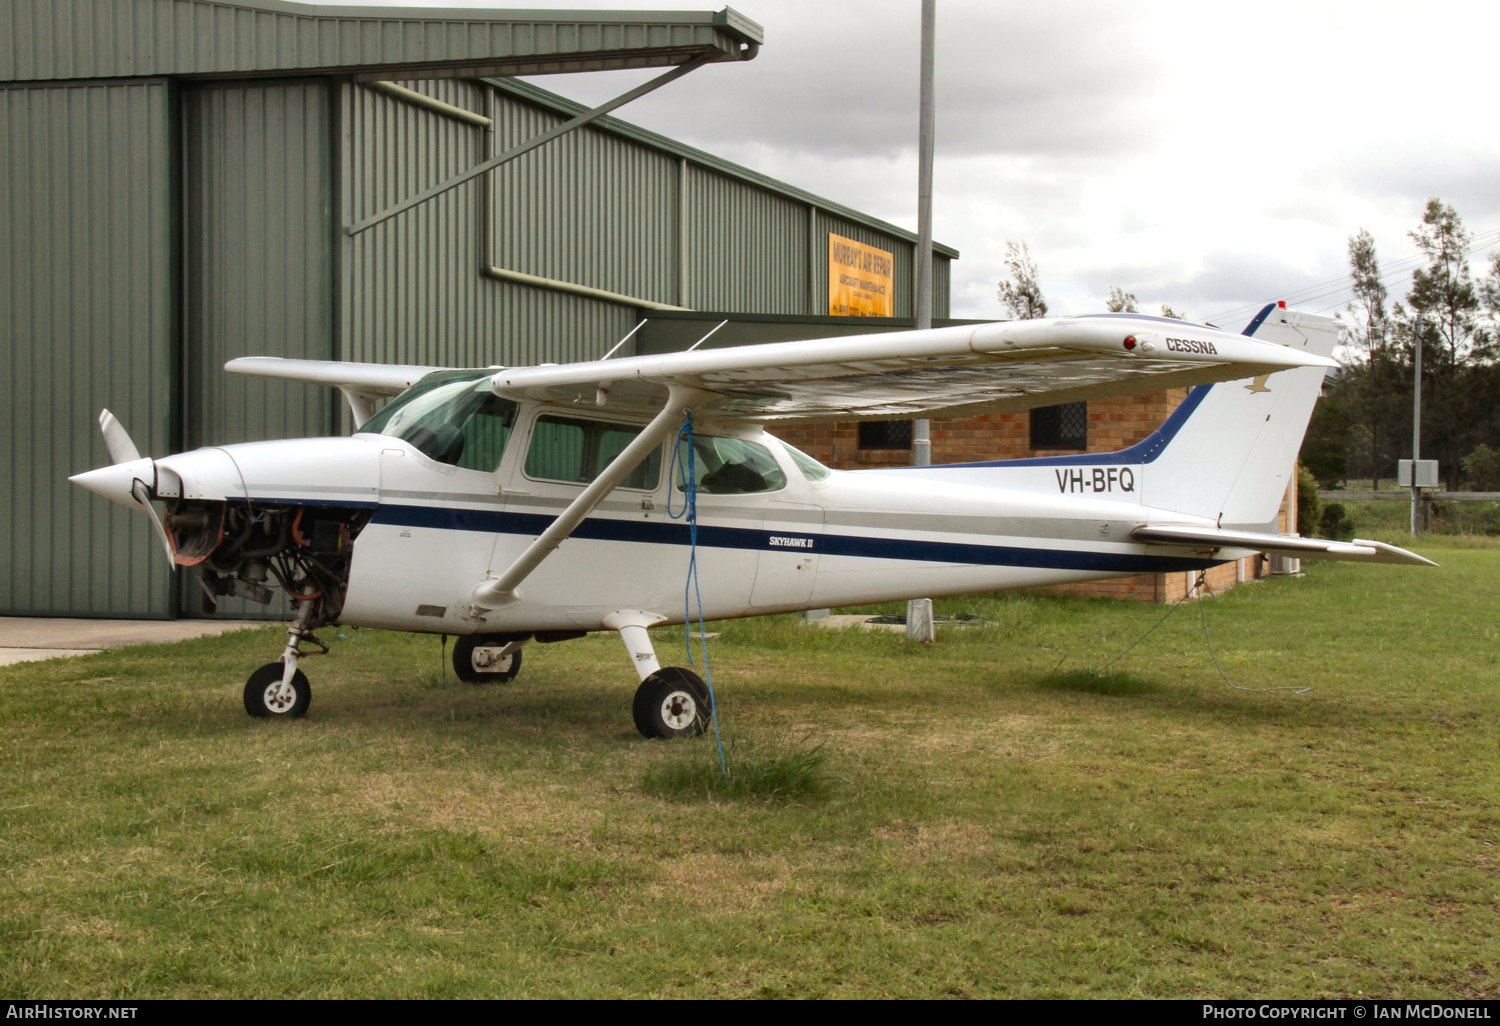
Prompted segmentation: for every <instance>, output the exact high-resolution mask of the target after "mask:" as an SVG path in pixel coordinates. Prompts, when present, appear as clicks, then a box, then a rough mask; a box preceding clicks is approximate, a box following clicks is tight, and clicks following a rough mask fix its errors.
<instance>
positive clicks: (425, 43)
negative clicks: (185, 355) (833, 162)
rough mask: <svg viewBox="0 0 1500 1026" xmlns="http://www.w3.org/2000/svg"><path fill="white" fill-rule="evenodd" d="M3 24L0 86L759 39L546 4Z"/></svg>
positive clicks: (18, 15) (131, 10)
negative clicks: (521, 7)
mask: <svg viewBox="0 0 1500 1026" xmlns="http://www.w3.org/2000/svg"><path fill="white" fill-rule="evenodd" d="M7 14H8V17H6V15H7ZM5 21H8V22H9V26H8V27H9V30H10V31H9V32H8V33H0V82H36V81H57V80H76V79H95V78H147V77H152V78H155V77H164V76H172V77H178V76H181V77H224V76H230V77H236V78H238V77H248V76H267V75H306V74H350V75H354V76H355V77H357V78H360V79H382V78H391V77H395V76H398V75H399V76H402V77H406V78H412V77H423V78H478V77H484V76H509V75H547V74H564V73H571V72H579V71H611V70H617V69H622V68H653V67H669V66H672V65H679V64H684V63H686V62H688V61H692V60H701V59H706V60H707V61H714V62H717V61H744V60H750V59H752V58H753V57H754V56H755V54H756V52H757V51H758V50H759V48H760V44H761V42H762V41H763V38H764V36H763V31H762V29H761V26H760V25H758V24H756V23H755V22H753V21H751V20H750V19H749V18H746V17H745V16H744V15H742V14H740V13H739V12H738V11H735V10H734V9H732V8H729V7H726V8H724V9H723V10H721V11H717V12H714V11H562V10H558V11H553V10H478V9H454V8H419V7H329V6H315V5H311V4H303V3H292V2H288V0H0V23H4V22H5ZM5 37H8V38H5Z"/></svg>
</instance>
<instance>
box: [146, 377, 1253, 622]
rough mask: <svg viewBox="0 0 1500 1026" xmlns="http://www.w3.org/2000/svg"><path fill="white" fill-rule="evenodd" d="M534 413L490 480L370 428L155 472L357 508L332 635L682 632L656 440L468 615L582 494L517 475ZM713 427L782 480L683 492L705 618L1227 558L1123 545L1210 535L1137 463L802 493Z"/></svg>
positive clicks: (199, 487) (812, 488) (206, 457)
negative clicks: (535, 559)
mask: <svg viewBox="0 0 1500 1026" xmlns="http://www.w3.org/2000/svg"><path fill="white" fill-rule="evenodd" d="M549 412H550V413H554V414H556V413H559V412H561V413H565V414H566V415H568V416H574V417H576V416H578V414H577V412H576V410H575V409H567V410H562V411H559V410H557V409H555V408H549V407H545V406H529V405H528V408H526V409H525V410H524V411H523V413H522V415H521V417H520V419H519V420H518V422H517V424H516V430H515V433H514V435H513V436H512V437H511V440H510V443H509V444H508V446H507V448H506V451H505V453H504V456H503V457H502V458H501V461H500V465H499V467H498V469H497V470H495V471H493V472H488V473H485V472H480V471H474V470H466V469H462V468H460V467H456V466H452V465H448V464H445V463H439V462H436V461H434V460H432V459H429V458H428V457H426V456H424V455H423V454H422V453H421V452H419V451H418V450H417V449H416V448H414V447H413V446H412V445H410V444H408V443H407V442H404V441H402V440H400V439H397V438H392V437H389V436H384V435H371V434H358V435H355V436H354V437H353V438H316V439H297V440H286V441H272V442H253V443H245V444H241V445H230V446H224V447H220V448H212V449H201V450H197V451H195V452H191V453H184V454H181V455H179V456H173V457H167V458H165V459H162V460H158V461H157V463H158V464H159V465H160V466H161V467H163V468H165V469H167V470H170V471H173V472H175V473H176V475H177V476H178V477H179V478H181V480H182V494H183V497H185V498H201V499H223V500H227V501H230V502H235V501H244V500H245V499H246V498H247V497H248V498H249V500H250V501H251V502H255V503H266V504H273V503H274V504H295V505H310V506H351V507H356V508H362V509H368V510H370V511H371V519H370V521H369V523H368V524H367V525H366V526H365V527H364V529H363V531H362V532H361V533H360V534H359V536H358V539H357V540H356V541H355V543H354V548H353V562H352V567H351V570H350V575H349V586H348V594H347V598H346V601H345V604H344V608H343V611H342V614H341V615H340V617H339V619H340V621H341V622H343V623H347V624H355V625H363V626H369V627H384V628H390V629H395V630H403V631H424V632H431V633H447V634H471V633H489V632H509V631H544V630H580V629H581V630H599V629H601V628H603V627H604V626H606V623H605V621H606V620H607V619H608V618H609V617H610V616H611V614H617V613H619V612H621V611H622V610H628V611H645V612H649V613H651V614H654V615H655V616H659V617H661V618H662V620H661V622H677V623H680V622H682V621H683V620H684V619H685V616H686V605H685V601H684V598H685V585H686V582H687V573H688V562H689V558H690V555H691V554H692V552H693V548H692V545H691V544H690V529H689V526H688V524H687V522H686V520H685V519H682V518H681V514H682V507H683V505H684V495H683V493H682V491H681V490H680V488H678V487H676V486H675V485H674V484H673V483H672V475H670V474H669V473H667V472H666V469H667V467H668V464H669V462H670V451H671V448H672V443H671V442H668V443H667V444H666V445H665V446H664V450H665V451H664V455H663V459H662V464H661V466H662V471H663V472H662V473H660V475H659V479H658V483H657V484H656V486H655V487H654V488H651V489H639V488H631V487H626V486H621V487H619V488H617V489H616V490H615V491H614V492H613V493H611V494H610V495H609V496H608V497H607V498H606V499H605V500H604V501H603V502H602V503H601V504H600V505H599V506H598V507H597V508H596V509H595V510H594V511H593V512H592V514H591V515H590V516H589V517H588V518H587V519H586V520H585V521H583V523H582V524H581V525H580V526H579V528H578V529H577V530H576V531H574V532H573V534H572V536H571V537H569V538H568V539H567V540H566V541H565V542H563V544H562V545H561V547H560V548H558V549H557V550H556V551H554V552H552V553H551V554H550V555H549V556H548V557H547V558H546V559H545V560H544V561H543V562H542V563H541V565H540V566H539V567H538V568H537V569H536V570H535V571H534V572H533V573H531V575H530V576H529V577H527V578H526V579H525V580H524V581H523V582H522V583H521V585H520V586H519V588H518V589H517V591H516V594H515V597H514V599H513V600H512V601H509V602H506V603H504V604H502V605H500V606H499V607H498V608H493V609H483V608H480V609H476V608H475V604H474V602H473V595H474V591H475V588H476V586H478V585H480V584H482V583H483V582H485V581H486V580H487V579H489V578H493V577H497V576H499V575H500V574H501V573H502V572H503V571H505V570H506V568H507V567H509V566H510V565H511V563H512V562H513V561H514V560H515V559H516V557H517V556H519V555H520V554H521V552H522V551H523V550H525V549H526V547H527V546H528V545H529V544H530V543H531V542H532V541H534V540H535V539H536V537H537V535H538V534H540V533H541V531H542V530H543V529H544V528H545V527H546V526H547V525H548V524H549V523H551V522H552V520H553V519H554V518H556V517H557V516H558V514H559V513H560V512H562V510H563V509H565V508H566V507H567V506H568V504H569V503H571V502H572V501H573V500H574V499H575V498H576V497H577V496H578V495H579V493H580V492H581V490H582V487H583V486H582V485H579V484H574V483H569V482H561V481H549V480H541V479H536V478H534V477H532V476H528V474H527V473H526V470H525V459H524V457H525V451H526V444H525V443H526V438H527V433H528V431H529V429H530V426H531V425H532V424H533V423H534V422H535V418H536V417H537V416H539V415H541V414H543V413H549ZM727 433H733V434H735V435H737V436H740V437H744V438H751V439H754V440H756V441H759V442H760V443H761V444H762V445H764V446H765V447H766V448H767V449H769V450H770V452H771V453H772V454H773V455H774V457H775V459H776V461H777V463H778V464H779V465H780V467H781V469H782V471H783V472H784V473H785V477H786V484H785V486H784V487H781V488H778V489H777V490H774V491H767V492H757V493H753V494H711V493H708V492H701V491H700V492H699V493H698V495H697V497H696V498H697V547H696V553H697V567H698V576H699V582H700V586H699V591H700V594H701V596H702V603H703V613H702V615H703V616H704V618H706V619H723V618H730V617H738V616H752V615H758V614H762V613H774V612H785V611H792V610H801V609H815V608H821V607H828V606H839V605H853V604H859V603H867V602H878V601H886V600H892V599H902V598H908V597H913V596H941V595H954V594H965V593H975V592H987V591H998V590H1004V589H1012V588H1026V587H1035V586H1041V585H1048V584H1057V583H1065V582H1071V581H1087V580H1097V579H1101V578H1107V577H1117V576H1121V575H1126V574H1133V573H1143V572H1156V571H1169V570H1187V569H1195V568H1201V567H1205V566H1207V565H1209V564H1210V563H1213V562H1222V561H1224V560H1226V559H1232V558H1234V557H1235V555H1237V553H1233V552H1227V551H1225V552H1217V553H1214V554H1213V555H1212V556H1211V557H1210V556H1209V555H1208V553H1207V552H1205V551H1193V550H1192V549H1189V548H1164V547H1163V546H1161V545H1153V546H1150V547H1149V548H1148V547H1147V546H1146V545H1144V544H1141V543H1139V542H1136V541H1134V540H1132V538H1131V531H1132V530H1134V529H1135V528H1137V527H1140V526H1141V525H1143V524H1146V523H1148V522H1151V523H1160V522H1170V523H1174V524H1187V525H1203V526H1212V521H1208V520H1204V519H1203V518H1201V517H1191V516H1186V515H1184V514H1182V513H1166V512H1165V511H1153V510H1149V509H1147V508H1146V507H1143V506H1142V505H1141V502H1140V498H1139V495H1140V491H1141V488H1140V484H1141V482H1143V481H1144V478H1145V475H1146V474H1147V473H1148V472H1149V470H1150V467H1149V465H1140V464H1137V465H1135V466H1129V465H1124V466H1122V465H1118V464H1111V465H1108V466H1104V465H1101V467H1099V468H1094V467H1088V466H1081V467H1080V466H1078V465H1076V464H1075V465H1072V466H1069V467H1067V468H1061V469H1060V468H1057V467H1049V466H1018V467H1016V468H1015V469H1014V470H1009V471H1005V472H1004V473H1003V475H999V474H997V472H996V471H994V470H991V471H989V472H987V473H986V474H985V475H983V477H982V480H983V481H984V483H983V484H979V483H967V482H966V481H965V480H964V475H963V474H954V473H953V472H951V471H943V470H939V469H938V468H934V469H933V471H931V472H928V471H923V470H911V471H860V472H833V473H832V474H831V475H829V476H827V477H826V478H825V479H823V480H809V479H808V477H807V476H805V475H804V474H803V473H802V472H801V471H800V470H799V469H798V465H797V463H796V461H794V460H793V458H792V457H791V455H790V454H789V453H788V452H787V450H786V449H785V448H784V447H783V446H782V445H781V443H779V442H778V441H776V440H775V439H774V438H772V437H771V436H768V435H765V434H762V433H758V432H756V431H755V430H754V429H750V430H745V429H743V428H740V429H735V430H734V431H733V432H727ZM1096 471H1097V472H1096ZM971 476H974V477H975V480H976V481H977V480H981V478H980V476H978V475H971ZM955 477H956V478H958V479H957V480H955V479H954V478H955ZM673 514H677V516H676V517H674V516H673ZM1151 514H1154V515H1151ZM697 615H698V613H697V608H696V605H695V607H694V610H693V616H694V617H695V618H696V616H697Z"/></svg>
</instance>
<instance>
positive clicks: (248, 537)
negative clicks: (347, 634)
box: [165, 500, 370, 629]
mask: <svg viewBox="0 0 1500 1026" xmlns="http://www.w3.org/2000/svg"><path fill="white" fill-rule="evenodd" d="M369 519H370V512H369V511H368V510H351V509H346V508H329V507H322V506H264V505H259V504H255V505H248V504H240V503H235V504H233V505H231V504H229V503H225V502H210V501H202V500H186V501H183V500H178V501H177V502H174V503H173V504H171V505H170V506H169V507H168V509H167V516H166V524H165V526H166V529H167V535H168V537H169V538H170V539H171V541H172V548H173V551H174V558H175V559H176V561H177V564H178V565H179V566H196V567H198V568H199V570H201V571H202V577H201V578H200V579H199V583H200V584H201V585H202V588H203V598H204V612H205V613H211V612H213V611H214V609H216V608H217V607H218V602H219V598H220V596H223V595H233V596H235V597H237V598H242V599H248V600H249V601H251V602H258V603H260V604H261V605H266V604H269V603H270V601H271V598H272V596H273V594H274V592H273V591H272V586H273V585H274V586H280V587H281V588H282V589H284V590H285V591H286V593H287V595H288V597H289V598H291V599H293V600H295V601H298V602H305V603H308V604H309V605H310V606H312V609H311V614H310V616H309V617H308V621H309V622H308V624H307V626H308V628H309V629H311V628H313V627H317V626H321V625H323V624H329V623H334V622H336V621H337V620H338V617H339V613H340V612H341V611H342V610H343V608H344V595H345V592H346V590H347V589H348V586H349V563H350V559H351V557H352V555H353V551H354V539H355V538H357V537H358V536H359V533H360V531H361V530H363V529H364V526H365V524H366V523H367V522H368V521H369Z"/></svg>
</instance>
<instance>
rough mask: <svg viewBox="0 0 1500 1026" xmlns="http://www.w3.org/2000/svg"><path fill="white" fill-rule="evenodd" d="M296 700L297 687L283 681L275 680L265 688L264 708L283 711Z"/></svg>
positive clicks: (277, 711) (278, 711)
mask: <svg viewBox="0 0 1500 1026" xmlns="http://www.w3.org/2000/svg"><path fill="white" fill-rule="evenodd" d="M296 701H297V689H296V688H294V687H293V686H292V685H290V684H288V683H286V682H285V681H279V680H278V681H276V682H275V683H274V684H272V685H270V686H269V687H267V688H266V708H267V709H269V710H271V711H272V712H276V713H284V712H286V711H287V710H288V709H290V708H291V707H292V706H293V705H294V704H295V703H296Z"/></svg>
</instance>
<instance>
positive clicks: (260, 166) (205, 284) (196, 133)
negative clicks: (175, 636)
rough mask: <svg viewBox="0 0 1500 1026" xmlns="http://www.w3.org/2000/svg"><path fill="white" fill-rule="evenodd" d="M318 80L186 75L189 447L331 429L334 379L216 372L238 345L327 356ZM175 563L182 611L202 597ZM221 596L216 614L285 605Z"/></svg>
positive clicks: (329, 159) (329, 149)
mask: <svg viewBox="0 0 1500 1026" xmlns="http://www.w3.org/2000/svg"><path fill="white" fill-rule="evenodd" d="M331 88H333V87H332V85H331V83H330V82H329V81H328V80H326V79H323V80H297V81H276V82H267V81H257V82H216V83H212V84H206V85H198V86H192V87H189V88H185V89H184V90H183V94H182V126H183V136H182V142H183V219H182V229H183V264H182V266H183V392H182V403H183V405H182V423H183V436H184V437H183V441H184V443H185V447H186V448H193V447H196V446H200V445H224V444H227V443H230V442H246V441H256V440H259V439H264V438H297V437H302V436H306V435H326V434H331V433H332V431H333V419H332V418H333V406H332V400H331V393H330V390H329V389H326V388H314V387H311V386H308V385H302V384H297V383H295V382H274V381H265V380H262V379H257V378H245V377H239V376H233V375H228V374H225V373H224V363H225V361H226V360H231V359H233V358H234V357H237V356H286V357H300V358H305V359H314V360H330V359H333V356H334V344H333V338H334V329H333V318H334V309H335V306H334V295H333V232H334V226H333V145H332V135H331V128H332V117H331V109H332V104H331V100H330V92H329V91H330V89H331ZM182 576H183V592H182V600H183V601H182V613H183V614H184V615H195V614H197V613H198V612H199V610H200V608H201V604H200V600H199V597H198V594H199V589H198V585H197V581H196V580H195V579H194V575H193V574H192V573H185V574H183V575H182ZM285 609H286V605H285V602H284V601H282V600H281V599H278V600H277V601H276V602H275V603H273V604H272V605H271V606H269V607H267V606H259V605H255V604H253V603H246V602H243V601H241V600H238V599H222V600H220V603H219V613H220V615H221V616H236V617H257V616H265V615H281V614H282V613H283V612H284V611H285Z"/></svg>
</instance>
